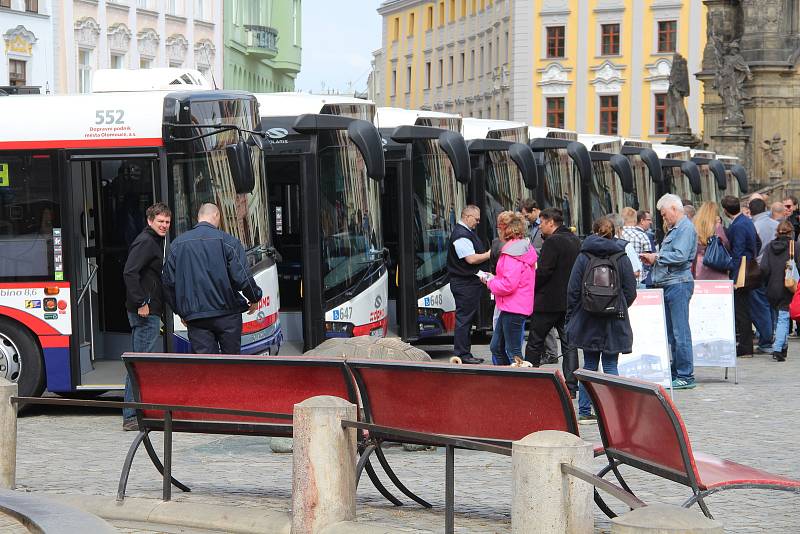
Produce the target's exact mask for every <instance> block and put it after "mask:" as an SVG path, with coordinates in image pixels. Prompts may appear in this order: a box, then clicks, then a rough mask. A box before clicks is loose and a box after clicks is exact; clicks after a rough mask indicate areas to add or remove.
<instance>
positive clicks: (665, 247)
mask: <svg viewBox="0 0 800 534" xmlns="http://www.w3.org/2000/svg"><path fill="white" fill-rule="evenodd" d="M656 208H657V209H658V210H659V211H660V212H661V217H662V218H663V219H664V222H666V223H667V227H668V230H667V235H665V236H664V240H663V241H662V242H661V249H660V250H659V251H658V252H656V253H653V252H646V253H643V254H640V256H641V258H642V261H643V262H645V263H647V264H648V265H652V266H653V271H652V272H653V286H655V287H660V288H661V289H663V290H664V311H665V313H666V316H667V336H668V337H669V346H670V350H671V352H672V387H673V388H674V389H692V388H693V387H694V386H695V384H694V358H693V355H692V331H691V329H690V328H689V300H690V299H691V298H692V293H693V292H694V278H693V277H692V261H693V260H694V257H695V255H696V254H697V233H696V232H695V230H694V225H693V224H692V223H691V221H690V220H689V218H688V217H686V214H685V213H684V210H683V202H681V198H680V197H679V196H677V195H672V194H667V195H664V196H662V197H661V198H660V199H658V203H657V204H656Z"/></svg>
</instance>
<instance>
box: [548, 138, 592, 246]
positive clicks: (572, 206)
mask: <svg viewBox="0 0 800 534" xmlns="http://www.w3.org/2000/svg"><path fill="white" fill-rule="evenodd" d="M544 163H545V177H544V180H543V183H542V188H543V195H542V196H543V199H544V202H543V206H541V207H542V208H558V209H560V210H561V212H562V213H563V215H564V223H565V224H568V225H571V226H574V227H576V228H577V229H578V232H580V231H581V228H583V226H582V221H581V213H582V210H581V187H580V177H579V176H578V170H577V169H576V168H575V165H573V163H572V160H571V159H570V157H569V154H568V153H567V150H566V149H563V148H559V149H552V150H545V151H544Z"/></svg>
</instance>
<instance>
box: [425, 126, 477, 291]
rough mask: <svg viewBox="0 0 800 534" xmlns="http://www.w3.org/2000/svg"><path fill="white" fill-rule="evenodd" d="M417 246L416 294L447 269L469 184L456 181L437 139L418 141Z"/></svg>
mask: <svg viewBox="0 0 800 534" xmlns="http://www.w3.org/2000/svg"><path fill="white" fill-rule="evenodd" d="M412 151H413V158H414V170H413V172H412V175H413V176H414V177H415V179H414V180H413V184H412V187H413V190H414V248H415V251H416V279H417V296H418V297H422V296H424V295H425V294H427V293H429V292H430V291H429V290H427V286H429V285H430V284H432V283H434V282H436V281H437V280H439V279H441V278H442V277H444V276H445V274H446V272H447V245H448V240H449V239H450V233H451V232H452V231H453V227H454V226H455V224H456V221H457V220H458V218H459V217H460V214H461V209H462V208H463V207H464V206H465V205H466V195H467V190H466V186H465V185H464V184H462V183H460V182H457V181H456V178H455V173H454V171H453V166H452V164H451V163H450V159H449V158H448V157H447V154H445V153H444V151H443V150H442V149H441V148H440V147H439V144H438V142H437V141H436V140H435V139H425V140H419V141H415V142H414V144H413V147H412Z"/></svg>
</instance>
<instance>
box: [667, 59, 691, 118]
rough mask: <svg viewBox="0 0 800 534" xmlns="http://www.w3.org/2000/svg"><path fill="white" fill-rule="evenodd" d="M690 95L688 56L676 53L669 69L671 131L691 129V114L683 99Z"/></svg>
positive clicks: (668, 114) (668, 102)
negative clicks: (687, 111)
mask: <svg viewBox="0 0 800 534" xmlns="http://www.w3.org/2000/svg"><path fill="white" fill-rule="evenodd" d="M687 96H689V69H688V67H687V66H686V58H684V57H683V56H682V55H680V54H678V53H675V55H674V56H672V69H671V70H670V71H669V89H667V129H668V130H669V131H670V132H677V131H686V130H688V129H689V115H688V114H687V113H686V106H684V103H683V99H684V98H686V97H687Z"/></svg>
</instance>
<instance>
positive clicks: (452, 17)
mask: <svg viewBox="0 0 800 534" xmlns="http://www.w3.org/2000/svg"><path fill="white" fill-rule="evenodd" d="M455 20H456V0H450V22H455Z"/></svg>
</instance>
